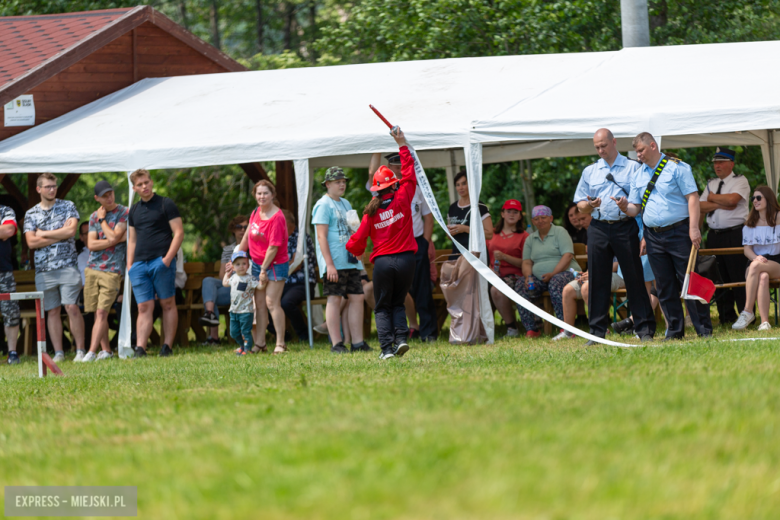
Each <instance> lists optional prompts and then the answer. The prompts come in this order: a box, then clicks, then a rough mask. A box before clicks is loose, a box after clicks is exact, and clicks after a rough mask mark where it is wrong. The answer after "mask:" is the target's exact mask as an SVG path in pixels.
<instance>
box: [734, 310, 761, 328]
mask: <svg viewBox="0 0 780 520" xmlns="http://www.w3.org/2000/svg"><path fill="white" fill-rule="evenodd" d="M755 319H756V315H755V314H753V313H752V312H748V311H742V312H740V313H739V319H738V320H737V321H736V322H735V323H734V325H732V326H731V328H732V329H734V330H745V329H746V328H747V326H748V325H750V324H751V323H753V321H754V320H755Z"/></svg>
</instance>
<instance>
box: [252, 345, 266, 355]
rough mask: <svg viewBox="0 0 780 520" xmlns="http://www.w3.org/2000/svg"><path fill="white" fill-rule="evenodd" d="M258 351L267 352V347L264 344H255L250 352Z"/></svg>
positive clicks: (256, 352) (255, 352)
mask: <svg viewBox="0 0 780 520" xmlns="http://www.w3.org/2000/svg"><path fill="white" fill-rule="evenodd" d="M260 352H262V353H263V354H265V353H267V352H268V348H267V347H266V346H265V345H255V346H254V347H252V354H258V353H260Z"/></svg>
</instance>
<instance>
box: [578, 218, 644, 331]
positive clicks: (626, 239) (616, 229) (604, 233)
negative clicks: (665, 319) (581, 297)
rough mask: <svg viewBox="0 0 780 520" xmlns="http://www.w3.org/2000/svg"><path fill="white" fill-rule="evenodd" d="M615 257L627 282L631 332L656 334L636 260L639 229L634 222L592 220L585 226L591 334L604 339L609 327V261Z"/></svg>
mask: <svg viewBox="0 0 780 520" xmlns="http://www.w3.org/2000/svg"><path fill="white" fill-rule="evenodd" d="M615 257H617V260H618V264H619V265H620V268H621V270H622V271H623V280H624V281H625V282H626V294H627V295H628V301H629V303H630V305H631V315H632V316H633V317H634V331H635V332H636V333H637V335H639V337H640V338H641V337H642V336H648V335H649V336H653V335H654V334H655V316H654V314H653V307H652V305H651V304H650V297H649V296H648V295H647V289H646V288H645V277H644V272H643V270H642V261H641V260H640V259H639V226H638V225H637V223H636V220H634V219H633V218H632V219H629V220H626V221H625V222H616V223H614V224H607V223H606V222H601V221H599V220H595V219H594V220H593V221H592V222H591V223H590V227H588V281H589V285H590V293H589V294H588V314H589V316H590V318H589V323H590V333H591V334H593V335H594V336H598V337H600V338H603V337H604V336H605V335H606V334H607V327H609V306H610V303H611V300H612V291H611V290H610V289H611V286H612V259H613V258H615Z"/></svg>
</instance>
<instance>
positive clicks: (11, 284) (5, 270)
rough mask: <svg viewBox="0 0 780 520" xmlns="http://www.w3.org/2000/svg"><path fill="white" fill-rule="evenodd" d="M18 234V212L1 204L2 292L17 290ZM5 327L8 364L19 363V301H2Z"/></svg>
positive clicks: (0, 303) (0, 261)
mask: <svg viewBox="0 0 780 520" xmlns="http://www.w3.org/2000/svg"><path fill="white" fill-rule="evenodd" d="M15 235H16V213H14V210H12V209H11V208H9V207H8V206H0V293H12V292H16V281H15V280H14V266H13V263H12V260H11V257H12V255H13V250H12V249H11V238H13V237H14V236H15ZM0 312H2V314H3V327H4V328H5V337H6V340H7V341H8V364H9V365H15V364H17V363H19V354H17V353H16V340H17V339H18V338H19V302H15V301H1V302H0Z"/></svg>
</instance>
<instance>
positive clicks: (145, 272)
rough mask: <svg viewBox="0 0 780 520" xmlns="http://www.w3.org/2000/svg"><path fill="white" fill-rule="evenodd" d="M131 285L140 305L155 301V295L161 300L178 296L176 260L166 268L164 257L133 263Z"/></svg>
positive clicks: (130, 273) (129, 272) (130, 272)
mask: <svg viewBox="0 0 780 520" xmlns="http://www.w3.org/2000/svg"><path fill="white" fill-rule="evenodd" d="M128 274H129V275H130V284H131V285H132V287H133V294H135V300H136V301H137V302H138V303H144V302H148V301H149V300H154V295H155V294H157V297H158V298H159V299H161V300H167V299H168V298H173V297H174V296H175V295H176V260H175V259H174V260H172V261H171V265H169V266H168V267H165V264H164V263H163V257H158V258H155V259H154V260H146V261H142V262H133V265H131V266H130V271H128Z"/></svg>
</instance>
